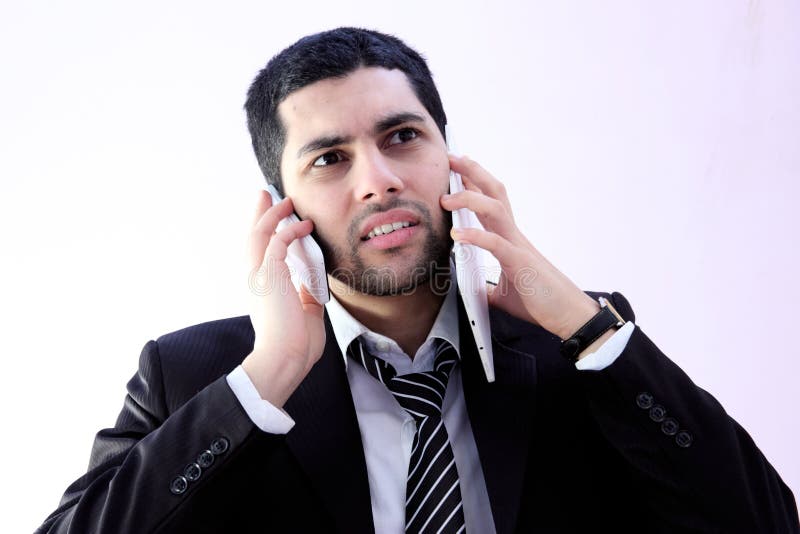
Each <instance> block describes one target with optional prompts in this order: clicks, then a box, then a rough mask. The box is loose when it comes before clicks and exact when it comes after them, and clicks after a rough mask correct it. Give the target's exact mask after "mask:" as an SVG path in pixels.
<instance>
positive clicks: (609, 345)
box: [575, 321, 635, 371]
mask: <svg viewBox="0 0 800 534" xmlns="http://www.w3.org/2000/svg"><path fill="white" fill-rule="evenodd" d="M634 326H635V325H634V324H633V321H628V322H626V323H625V324H624V325H622V328H620V329H619V330H617V331H616V332H614V335H613V336H611V337H610V338H608V339H607V340H606V342H605V343H603V344H602V345H600V348H599V349H597V350H596V351H594V352H592V353H591V354H587V355H586V356H584V357H583V358H581V359H580V360H578V361H577V362H575V367H577V368H578V369H580V370H581V371H602V370H603V369H605V368H606V367H608V366H609V365H611V364H612V363H614V362H615V361H616V359H617V358H618V357H619V355H620V354H622V351H623V350H625V347H626V346H627V345H628V340H629V339H630V338H631V334H633V327H634Z"/></svg>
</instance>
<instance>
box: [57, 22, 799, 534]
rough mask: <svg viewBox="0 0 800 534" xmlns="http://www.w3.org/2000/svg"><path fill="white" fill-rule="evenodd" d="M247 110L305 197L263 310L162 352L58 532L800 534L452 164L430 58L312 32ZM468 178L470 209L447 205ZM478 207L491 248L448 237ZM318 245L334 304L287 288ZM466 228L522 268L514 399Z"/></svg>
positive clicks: (779, 504)
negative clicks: (474, 293) (469, 258)
mask: <svg viewBox="0 0 800 534" xmlns="http://www.w3.org/2000/svg"><path fill="white" fill-rule="evenodd" d="M246 109H247V114H248V124H249V127H250V132H251V135H252V138H253V146H254V149H255V152H256V156H257V158H258V161H259V164H260V166H261V168H262V170H263V172H264V174H265V176H266V178H267V180H268V181H269V182H271V183H274V184H276V185H277V186H279V188H280V189H281V190H282V191H283V193H284V194H285V196H286V197H287V198H286V199H285V200H284V201H282V202H280V203H278V204H276V205H272V203H271V201H270V199H269V197H268V196H267V195H266V194H262V196H261V197H260V199H259V202H258V207H257V210H256V214H255V219H254V223H253V230H252V234H251V240H250V243H251V247H250V263H251V265H250V266H251V268H252V270H253V273H254V276H253V280H252V281H253V282H254V286H255V287H257V288H258V289H259V290H258V291H254V292H253V308H252V311H251V314H250V317H249V318H248V317H239V318H233V319H225V320H221V321H216V322H212V323H206V324H203V325H198V326H194V327H191V328H187V329H184V330H181V331H178V332H173V333H171V334H168V335H166V336H162V337H161V338H159V339H158V340H157V341H151V342H149V343H148V344H147V345H145V348H144V350H143V352H142V356H141V360H140V368H139V372H138V374H137V375H136V376H135V377H134V378H133V379H132V380H131V382H130V383H129V386H128V391H129V395H128V397H127V399H126V403H125V406H124V408H123V411H122V413H121V414H120V417H119V419H118V421H117V424H116V426H115V427H114V428H112V429H108V430H103V431H101V432H100V433H99V434H98V436H97V439H96V442H95V446H94V449H93V453H92V460H91V463H90V466H89V471H88V472H87V473H86V475H84V476H83V477H82V478H81V479H79V480H78V481H76V482H75V483H74V484H73V485H72V486H71V487H70V488H69V489H68V490H67V492H66V493H65V495H64V498H63V500H62V503H61V506H60V507H59V509H58V510H56V511H55V512H54V513H53V514H52V515H51V516H50V517H49V518H48V519H47V520H46V522H45V523H44V525H43V526H42V527H41V531H43V532H114V533H126V532H132V533H145V532H329V531H338V532H348V533H358V532H373V531H374V532H402V531H404V530H406V531H408V532H463V531H465V529H466V531H469V532H480V533H484V532H495V531H496V532H501V533H506V532H575V531H581V532H583V531H590V530H591V531H606V530H611V529H613V530H614V531H622V532H626V531H636V532H682V531H709V532H797V531H798V530H800V528H799V527H798V518H797V510H796V506H795V502H794V498H793V496H792V494H791V492H790V491H789V489H788V488H787V487H786V486H785V485H784V484H783V482H782V481H781V479H780V477H779V476H778V474H777V473H776V472H775V471H774V469H773V468H772V467H771V466H770V465H769V463H768V462H767V461H766V459H764V457H763V456H762V455H761V453H760V452H759V451H758V449H757V448H756V447H755V445H754V444H753V442H752V440H751V439H750V438H749V436H748V435H747V433H746V432H745V431H744V430H743V429H742V428H741V427H739V426H738V425H737V424H736V422H734V421H733V420H731V419H730V418H729V417H728V416H727V415H726V414H725V412H724V410H723V409H722V407H721V406H719V404H718V403H717V402H716V401H715V400H714V399H713V398H712V397H711V396H710V395H709V394H708V393H706V392H705V391H703V390H701V389H700V388H698V387H696V386H695V385H694V384H693V383H692V382H691V381H690V380H689V378H688V377H687V376H686V375H685V374H684V373H683V372H682V371H681V370H680V369H678V368H677V367H676V366H675V365H674V364H673V363H672V362H670V361H669V360H668V359H667V358H666V356H664V355H663V354H662V353H661V352H660V351H659V350H658V348H657V347H656V346H655V345H653V343H652V342H651V341H650V340H649V339H648V338H647V337H646V336H645V334H644V333H643V332H642V331H641V330H640V329H639V328H638V327H636V326H635V325H634V323H633V319H634V315H633V311H632V310H631V308H630V306H629V304H628V303H627V301H626V300H625V298H624V297H623V296H622V295H620V294H619V293H614V294H613V295H607V294H603V295H600V294H595V293H588V294H587V293H584V292H583V291H581V290H580V289H579V288H577V287H576V286H575V285H574V284H573V283H572V282H571V281H570V280H569V279H568V278H567V277H566V276H564V275H563V274H562V273H561V272H560V271H558V269H556V268H555V267H554V266H553V265H552V264H550V263H549V262H548V261H547V260H546V259H545V258H544V257H542V255H541V254H539V252H538V251H537V250H536V248H535V247H534V246H533V245H532V244H531V243H530V242H529V241H528V240H527V239H526V238H525V237H524V236H523V235H522V234H521V233H520V231H519V230H518V229H517V227H516V225H515V223H514V219H513V216H512V211H511V206H510V203H509V200H508V197H507V195H506V193H505V191H504V188H503V185H502V184H501V182H500V181H498V180H497V179H496V178H494V177H493V176H492V175H491V174H489V173H488V172H487V171H485V170H484V169H482V168H481V167H480V166H479V165H478V164H477V163H475V162H474V161H471V160H469V159H467V158H463V157H456V156H451V155H448V153H447V150H446V145H445V139H444V125H445V122H446V118H445V114H444V111H443V109H442V106H441V102H440V100H439V96H438V93H437V91H436V88H435V86H434V84H433V81H432V79H431V76H430V73H429V71H428V69H427V66H426V65H425V62H424V61H423V60H422V58H421V57H420V56H419V55H418V54H417V53H416V52H414V51H413V50H411V49H409V48H408V47H407V46H406V45H404V44H403V43H402V42H400V41H399V40H397V39H395V38H393V37H390V36H386V35H383V34H380V33H377V32H371V31H366V30H358V29H352V28H341V29H338V30H333V31H330V32H325V33H322V34H316V35H312V36H309V37H306V38H304V39H302V40H300V41H299V42H298V43H296V44H295V45H293V46H291V47H289V48H288V49H286V50H284V51H283V52H281V53H280V54H279V55H278V56H276V57H275V58H273V59H272V60H271V61H270V62H269V64H268V65H267V67H266V68H265V69H264V70H263V71H262V72H261V73H260V74H259V75H258V77H257V78H256V79H255V81H254V82H253V85H252V86H251V88H250V91H249V93H248V99H247V104H246ZM450 169H453V170H455V171H457V172H460V173H461V174H462V176H463V178H464V181H465V185H466V187H467V191H465V192H463V193H459V194H455V195H446V194H445V193H446V192H447V188H448V175H449V171H450ZM463 207H466V208H470V209H472V210H473V211H474V212H476V214H477V215H478V217H479V219H480V220H481V222H482V223H483V226H484V227H485V230H476V229H473V230H468V231H465V232H463V233H459V234H451V233H450V232H449V228H450V212H451V211H452V210H454V209H458V208H463ZM293 210H294V211H295V212H297V214H298V215H299V216H300V218H301V219H302V220H301V221H300V222H296V223H292V224H290V225H288V226H287V227H285V228H284V229H282V230H281V231H279V232H277V233H276V232H275V230H276V227H277V224H278V222H279V221H280V220H281V219H283V218H284V217H286V216H288V215H289V214H290V213H291V212H292V211H293ZM312 232H313V235H314V237H315V238H316V240H317V241H318V243H319V244H320V246H321V247H322V249H323V252H324V256H325V261H326V269H327V270H328V273H329V282H330V289H331V293H332V299H331V302H330V303H329V304H327V305H326V306H325V308H323V306H321V305H320V304H319V303H317V302H316V301H315V300H314V299H313V297H312V296H311V295H310V294H309V293H308V292H307V291H306V290H305V289H304V288H301V290H300V291H299V292H297V291H295V290H294V288H293V286H291V285H289V284H286V283H285V282H286V280H287V278H288V276H289V272H288V267H287V265H286V263H285V258H286V252H287V247H288V245H289V244H290V243H291V242H293V241H294V240H296V239H298V238H300V237H302V236H306V235H310V234H312ZM451 235H452V237H453V238H455V239H456V240H460V241H462V242H468V243H473V244H475V245H477V246H479V247H482V248H484V249H486V250H488V251H489V252H491V253H492V254H493V255H494V256H495V257H496V258H497V259H498V261H499V262H500V265H501V268H502V274H501V276H500V280H499V283H498V285H497V286H496V287H493V288H491V289H490V299H489V300H490V305H491V326H492V338H493V339H492V343H493V351H494V358H495V367H496V377H497V378H496V381H495V382H494V383H488V382H487V381H486V379H485V376H483V375H482V373H483V370H482V369H481V366H480V362H479V359H478V356H477V348H476V346H475V342H474V339H473V338H472V334H471V330H470V325H469V324H468V321H467V320H466V319H465V314H464V311H463V305H462V304H461V302H460V299H459V296H458V293H457V290H456V287H455V285H454V284H452V283H444V284H439V283H438V281H437V278H438V277H439V275H440V274H441V273H449V272H450V267H451V264H450V259H449V253H450V248H451V246H452V240H451V239H450V236H451ZM448 280H450V278H447V277H446V280H445V281H446V282H447V281H448ZM600 296H605V297H606V298H607V299H609V301H610V302H609V303H610V305H611V306H608V305H605V306H603V307H601V306H602V305H603V304H606V301H602V300H601V301H598V300H597V298H598V297H600ZM614 307H615V308H616V309H617V310H618V313H619V314H620V315H621V318H617V317H616V316H614V315H613V313H614V312H612V311H611V308H614ZM609 317H612V319H611V320H610V321H608V318H609ZM604 321H605V322H604ZM623 322H624V325H623V324H620V323H623ZM576 333H577V334H580V335H576ZM562 340H565V341H564V342H563V343H562ZM562 355H566V356H567V357H569V359H570V360H571V361H568V360H567V359H565V358H564V357H563V356H562Z"/></svg>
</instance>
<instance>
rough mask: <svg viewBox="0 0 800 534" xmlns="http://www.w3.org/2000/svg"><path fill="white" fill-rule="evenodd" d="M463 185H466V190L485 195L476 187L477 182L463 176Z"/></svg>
mask: <svg viewBox="0 0 800 534" xmlns="http://www.w3.org/2000/svg"><path fill="white" fill-rule="evenodd" d="M461 183H462V184H464V189H466V190H467V191H475V192H476V193H483V191H481V188H480V187H478V186H477V185H475V182H473V181H472V180H470V179H469V178H466V177H464V176H462V177H461Z"/></svg>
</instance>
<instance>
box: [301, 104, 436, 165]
mask: <svg viewBox="0 0 800 534" xmlns="http://www.w3.org/2000/svg"><path fill="white" fill-rule="evenodd" d="M406 122H425V117H423V116H422V115H420V114H419V113H413V112H410V111H404V112H400V113H393V114H391V115H387V116H386V117H384V118H382V119H380V120H379V121H378V122H376V123H375V126H373V128H372V131H373V133H374V134H375V135H377V134H380V133H383V132H385V131H386V130H389V129H391V128H394V127H395V126H399V125H401V124H403V123H406ZM352 140H353V138H352V137H350V136H344V135H323V136H321V137H317V138H316V139H312V140H311V141H309V142H308V143H306V144H304V145H303V146H302V147H300V150H298V151H297V158H298V159H300V158H302V157H303V156H304V155H306V154H308V153H309V152H314V151H317V150H322V149H323V148H331V147H334V146H336V145H344V144H347V143H349V142H351V141H352Z"/></svg>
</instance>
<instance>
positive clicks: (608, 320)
mask: <svg viewBox="0 0 800 534" xmlns="http://www.w3.org/2000/svg"><path fill="white" fill-rule="evenodd" d="M600 304H601V306H602V307H601V308H600V311H599V312H597V313H596V314H595V316H594V317H592V318H591V319H589V321H588V322H587V323H586V324H584V325H583V326H582V327H580V328H579V329H578V331H577V332H575V333H574V334H573V335H572V337H570V338H569V339H565V340H564V341H562V342H561V355H562V356H563V357H564V358H566V359H568V360H570V361H572V362H574V361H575V360H577V359H578V355H579V354H580V353H581V352H583V350H584V349H585V348H586V347H588V346H589V345H591V344H592V343H593V342H594V341H595V340H596V339H597V338H599V337H600V336H602V335H603V334H605V333H606V331H607V330H608V329H609V328H612V327H614V326H622V325H623V324H624V323H625V320H624V319H623V318H622V317H621V316H620V315H619V313H617V310H615V309H614V308H613V307H612V306H611V304H610V303H608V301H606V300H605V299H602V298H601V301H600Z"/></svg>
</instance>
